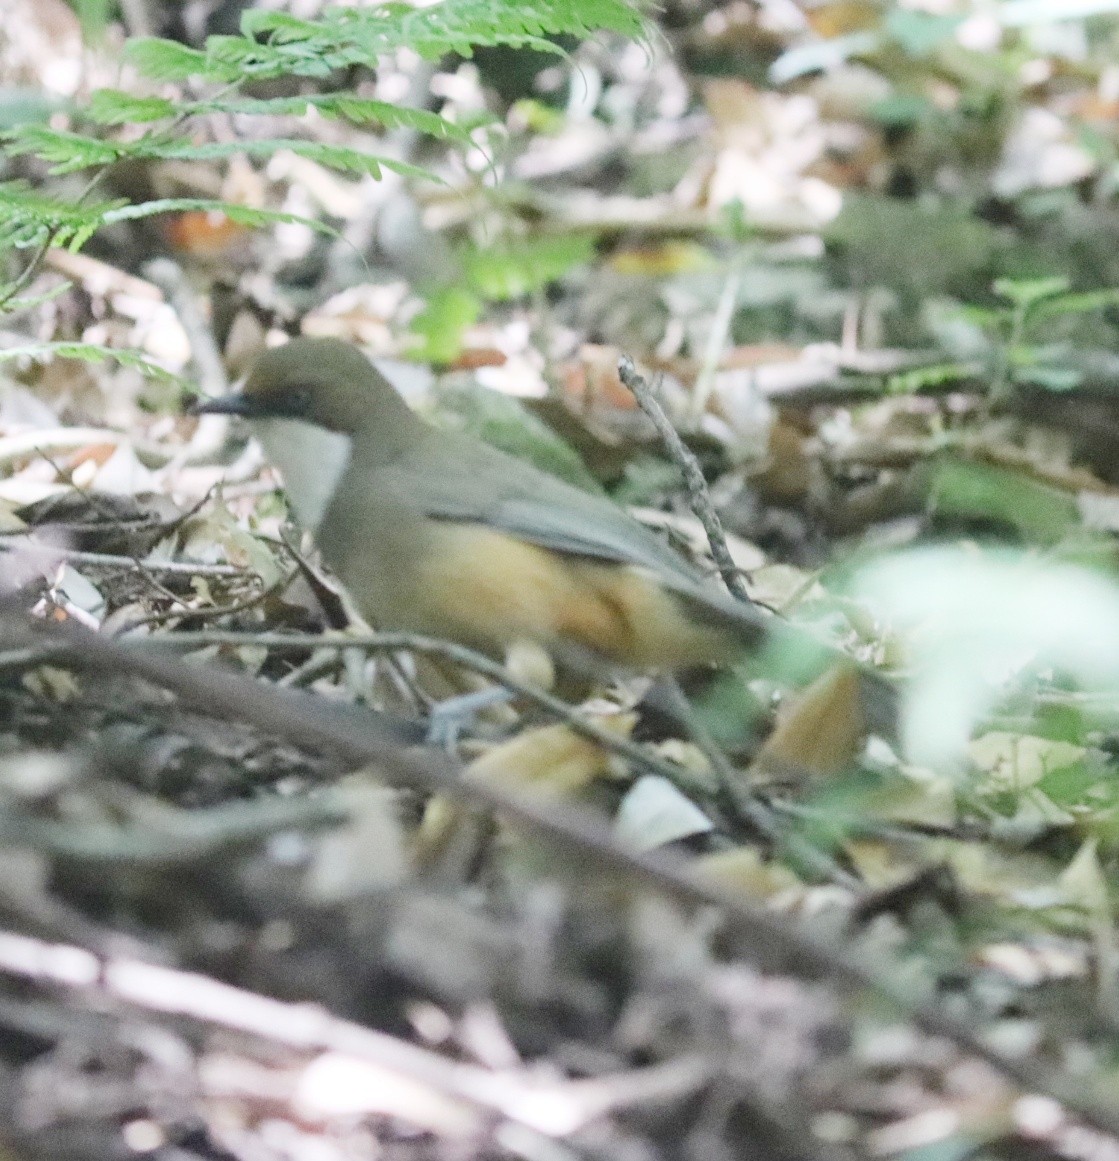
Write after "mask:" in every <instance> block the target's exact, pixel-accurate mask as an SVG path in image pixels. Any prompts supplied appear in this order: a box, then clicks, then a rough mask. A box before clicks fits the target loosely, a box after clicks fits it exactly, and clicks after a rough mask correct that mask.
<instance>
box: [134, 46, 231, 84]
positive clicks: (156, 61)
mask: <svg viewBox="0 0 1119 1161" xmlns="http://www.w3.org/2000/svg"><path fill="white" fill-rule="evenodd" d="M124 59H125V60H126V61H128V62H129V63H130V64H133V65H135V66H136V68H137V69H139V71H140V72H141V73H143V74H144V76H146V77H151V78H152V79H153V80H156V81H185V80H187V79H188V78H189V77H193V76H196V75H197V74H199V73H201V72H203V71H205V69H206V54H205V53H204V52H199V51H198V50H197V49H194V48H187V46H186V45H185V44H179V42H178V41H176V40H161V39H159V38H158V37H154V36H141V37H137V38H135V39H133V40H130V41H128V43H127V44H126V45H125V46H124ZM210 79H213V80H236V77H211V78H210Z"/></svg>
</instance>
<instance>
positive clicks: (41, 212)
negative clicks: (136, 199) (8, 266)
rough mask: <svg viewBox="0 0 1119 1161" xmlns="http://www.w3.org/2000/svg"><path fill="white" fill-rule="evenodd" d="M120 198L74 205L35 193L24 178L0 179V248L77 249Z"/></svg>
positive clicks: (115, 206)
mask: <svg viewBox="0 0 1119 1161" xmlns="http://www.w3.org/2000/svg"><path fill="white" fill-rule="evenodd" d="M125 204H126V203H125V201H124V200H123V199H118V200H114V201H106V202H92V203H89V204H87V205H74V204H73V203H72V202H64V201H59V200H57V199H55V198H50V197H45V196H44V195H42V194H38V193H35V192H34V191H32V190H31V189H30V187H29V186H27V185H26V183H24V182H16V181H11V182H4V183H0V250H3V249H17V250H22V249H26V248H28V247H31V246H41V245H42V244H43V243H44V242H45V241H46V240H47V239H48V238H51V239H53V241H54V243H55V245H57V246H65V247H68V248H69V249H71V250H80V249H81V247H82V246H84V245H85V243H86V242H87V241H88V240H89V239H90V237H91V236H92V235H93V234H94V233H95V232H96V231H97V229H98V228H99V227H100V226H101V225H102V224H103V223H104V221H105V215H106V214H109V213H111V212H113V211H114V210H117V209H119V208H120V207H122V206H124V205H125Z"/></svg>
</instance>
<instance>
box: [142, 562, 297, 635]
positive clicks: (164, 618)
mask: <svg viewBox="0 0 1119 1161" xmlns="http://www.w3.org/2000/svg"><path fill="white" fill-rule="evenodd" d="M297 576H299V570H298V569H291V570H290V571H289V572H287V573H286V574H285V575H284V576H282V577H280V578H279V580H277V581H276V582H275V583H274V584H270V585H269V586H268V587H267V588H264V589H261V590H260V592H257V593H253V594H252V595H251V596H248V597H242V598H241V600H239V601H234V602H233V603H232V604H229V605H214V606H212V607H211V608H208V609H188V608H180V609H175V608H171V609H166V610H165V611H164V612H162V613H150V614H148V616H146V617H138V618H137V619H136V620H135V621H130V622H129V623H128V632H130V633H131V632H132V631H133V630H134V629H139V628H142V627H144V626H145V625H163V624H166V623H167V622H168V621H175V620H180V621H216V620H219V619H220V618H221V617H232V616H233V615H234V614H236V613H244V612H246V611H247V610H249V609H254V608H256V607H257V605H261V604H263V603H264V602H265V601H266V600H268V598H269V597H271V596H275V595H276V594H277V593H282V592H284V591H285V590H286V589H287V588H288V586H289V585H290V584H291V582H292V581H293V580H295V578H296V577H297ZM170 596H171V599H172V600H173V601H174V602H175V603H176V604H179V603H180V602H179V599H178V597H176V596H175V594H174V593H171V594H170Z"/></svg>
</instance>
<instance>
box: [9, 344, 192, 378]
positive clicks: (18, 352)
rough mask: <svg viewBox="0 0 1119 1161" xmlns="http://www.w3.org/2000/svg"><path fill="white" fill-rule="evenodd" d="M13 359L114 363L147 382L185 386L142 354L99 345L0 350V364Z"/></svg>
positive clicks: (56, 345)
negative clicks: (133, 372)
mask: <svg viewBox="0 0 1119 1161" xmlns="http://www.w3.org/2000/svg"><path fill="white" fill-rule="evenodd" d="M9 359H34V360H35V361H36V362H39V363H43V362H47V361H49V360H50V359H80V360H81V361H82V362H83V363H104V362H105V361H106V360H112V361H113V362H115V363H119V364H120V366H122V367H130V368H131V369H132V370H134V371H139V372H140V374H141V375H143V376H144V378H146V379H153V380H156V381H157V382H161V383H170V384H174V385H178V386H181V385H182V384H183V380H182V379H181V378H180V377H179V376H178V375H175V374H173V373H172V372H171V371H168V370H167V368H166V367H161V366H160V365H159V364H158V363H153V362H152V361H151V359H149V358H147V357H146V356H144V355H141V354H140V352H139V351H129V350H117V349H115V348H114V347H103V346H101V345H100V344H99V343H67V342H57V343H26V344H24V345H23V346H20V347H4V348H0V362H4V361H6V360H9Z"/></svg>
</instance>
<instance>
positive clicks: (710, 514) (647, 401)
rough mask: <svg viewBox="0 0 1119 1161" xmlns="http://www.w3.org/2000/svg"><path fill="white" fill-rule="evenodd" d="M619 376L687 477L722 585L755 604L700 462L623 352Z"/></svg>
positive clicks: (692, 499)
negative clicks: (701, 469)
mask: <svg viewBox="0 0 1119 1161" xmlns="http://www.w3.org/2000/svg"><path fill="white" fill-rule="evenodd" d="M618 378H620V379H621V381H622V382H623V383H624V384H625V385H626V387H628V388H629V389H630V391H632V392H633V396H634V398H635V399H636V400H637V402H638V404H639V405H640V407H641V410H642V411H644V412H645V414H646V415H647V416H648V417H649V419H650V420H652V423H653V426H654V427H655V428H656V429H657V434H658V435H659V436H660V437H661V442H662V443H663V444H664V446H665V449H666V450H667V451H668V454H669V455H670V456H671V457H672V459H673V460H674V461H675V463H676V465H677V467H679V469H680V471H681V472H682V473H683V476H684V484H685V486H686V487H687V489H688V502H689V504H690V506H691V509H692V511H693V512H694V513H695V515H696V517H697V518H698V519H699V522H700V523H701V524H702V525H703V530H704V532H706V533H707V542H708V544H710V545H711V555H712V557H714V560H715V566H716V568H718V570H719V575H720V576H721V577H722V578H723V584H725V585H726V586H727V588H728V589H729V590H730V591H731V592H732V593H733V594H734V595H735V596H736V597H737V598H738V599H739V600H740V601H745V602H746V603H747V604H753V601H751V600H750V594H749V593H748V592H747V591H746V586H745V585H744V584H743V583H742V576H741V573H740V572H739V569H738V566H737V565H736V564H735V563H734V558H733V557H732V556H731V554H730V549H729V548H727V538H726V535H725V534H724V532H723V524H722V521H721V520H720V519H719V516H718V513H717V512H716V511H715V509H714V508H713V507H712V505H711V497H710V495H709V494H708V491H707V481H706V480H705V479H704V478H703V472H702V471H700V467H699V463H698V462H697V460H696V458H695V456H694V455H693V454H692V453H691V451H690V450H689V449H688V448H687V446H686V445H685V444H684V441H683V440H682V439H681V438H680V435H679V433H678V432H677V431H676V429H675V428H674V427H673V426H672V423H671V421H670V420H669V418H668V416H667V415H665V413H664V408H663V407H661V405H660V403H659V402H658V401H657V400H656V398H655V397H654V395H653V392H652V390H651V389H650V387H649V385H648V383H646V382H645V379H644V377H643V376H641V375H639V374H638V373H637V368H636V367H635V366H634V365H633V360H632V359H631V358H630V357H629V356H628V355H623V356H622V357H621V358H620V359H619V360H618Z"/></svg>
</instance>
